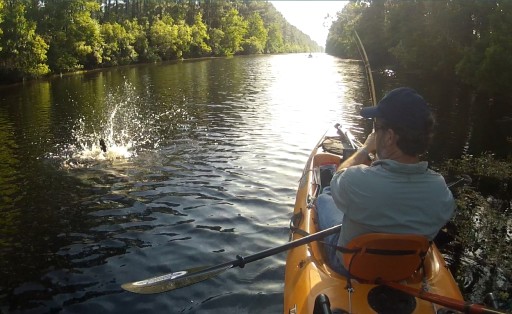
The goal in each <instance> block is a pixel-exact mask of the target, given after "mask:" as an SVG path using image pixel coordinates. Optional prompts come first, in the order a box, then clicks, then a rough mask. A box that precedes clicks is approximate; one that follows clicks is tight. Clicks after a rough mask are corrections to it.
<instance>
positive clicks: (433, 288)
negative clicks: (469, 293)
mask: <svg viewBox="0 0 512 314" xmlns="http://www.w3.org/2000/svg"><path fill="white" fill-rule="evenodd" d="M338 133H339V134H341V135H338V137H332V136H324V137H323V139H322V140H321V141H320V142H319V144H318V145H317V146H316V147H315V148H314V149H313V152H312V153H311V156H310V158H309V159H308V161H307V163H306V167H305V168H304V172H303V174H302V178H301V180H300V182H299V187H298V191H297V196H296V202H295V207H294V212H293V217H292V223H291V234H290V240H295V239H299V238H301V237H303V236H304V234H305V233H304V232H306V233H308V234H313V233H316V232H318V231H319V230H318V225H317V223H316V211H315V206H314V200H315V198H316V197H317V196H318V193H319V190H320V185H321V176H320V166H325V165H329V164H333V165H336V166H337V165H339V164H340V163H341V162H342V161H343V159H344V158H348V156H349V155H350V153H351V152H353V151H354V148H355V147H354V146H353V145H351V144H350V143H349V144H347V138H346V136H345V135H344V134H343V133H342V132H338ZM326 141H327V142H332V141H335V142H336V141H337V142H338V143H337V145H334V146H338V147H339V146H341V150H340V149H335V150H332V149H330V148H327V149H328V150H329V151H331V152H328V151H327V149H326V145H325V142H326ZM343 156H345V157H343ZM397 267H400V266H399V265H397ZM400 283H401V284H403V285H406V286H409V287H412V288H415V289H426V290H427V291H428V292H431V293H435V294H439V295H441V296H445V297H450V298H453V299H457V300H463V298H462V294H461V292H460V290H459V288H458V286H457V284H456V282H455V280H454V279H453V276H452V274H451V273H450V271H449V269H448V268H447V266H446V264H445V261H444V258H443V257H442V255H441V253H440V252H439V250H438V249H437V247H436V246H435V244H432V245H431V246H430V249H429V250H428V252H427V254H426V256H425V260H424V265H423V267H422V269H419V270H417V271H416V272H415V273H414V274H413V275H412V276H411V277H410V278H408V279H407V280H405V281H401V282H400ZM320 295H324V296H325V297H326V299H328V302H329V303H330V309H331V310H332V311H333V313H441V312H438V310H439V309H441V308H442V306H439V305H437V304H434V303H431V302H428V301H425V300H422V299H419V298H414V297H412V296H409V295H407V294H405V293H403V292H398V291H396V290H393V289H391V288H388V287H386V286H379V285H375V284H365V283H360V282H358V281H357V280H355V279H351V280H350V281H349V280H347V278H346V277H344V276H342V275H340V274H338V273H336V272H335V271H334V270H332V269H331V268H330V267H329V265H328V264H327V263H326V260H325V256H324V253H323V244H322V243H320V242H317V241H315V242H311V243H309V244H307V245H302V246H299V247H297V248H294V249H291V250H290V251H289V252H288V256H287V260H286V272H285V291H284V313H285V314H297V313H303V314H306V313H308V314H311V313H324V312H321V311H320V310H319V305H321V304H319V302H320V303H321V300H320V299H318V300H317V298H318V297H319V296H320ZM315 302H317V308H316V311H315Z"/></svg>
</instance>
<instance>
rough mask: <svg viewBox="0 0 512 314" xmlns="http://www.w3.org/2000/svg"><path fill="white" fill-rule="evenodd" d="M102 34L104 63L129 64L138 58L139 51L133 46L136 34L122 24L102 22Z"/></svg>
mask: <svg viewBox="0 0 512 314" xmlns="http://www.w3.org/2000/svg"><path fill="white" fill-rule="evenodd" d="M101 36H102V38H103V41H102V43H103V45H102V52H103V54H102V60H103V64H104V65H119V64H129V63H131V62H132V61H134V60H136V59H137V52H136V51H135V48H134V46H133V44H134V42H135V36H134V34H133V33H129V32H127V31H126V29H125V28H124V27H123V26H121V25H120V24H118V23H116V22H113V23H105V24H102V25H101Z"/></svg>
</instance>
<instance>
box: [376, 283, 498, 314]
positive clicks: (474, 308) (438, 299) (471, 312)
mask: <svg viewBox="0 0 512 314" xmlns="http://www.w3.org/2000/svg"><path fill="white" fill-rule="evenodd" d="M382 284H384V285H386V286H388V287H390V288H393V289H396V290H399V291H402V292H404V293H407V294H409V295H412V296H414V297H416V298H420V299H422V300H425V301H429V302H432V303H435V304H439V305H442V306H446V307H448V308H451V309H454V310H457V311H460V312H462V313H468V314H506V313H505V312H501V311H498V310H494V309H490V308H487V307H485V306H483V305H480V304H474V303H469V302H465V301H460V300H457V299H453V298H449V297H445V296H441V295H437V294H433V293H430V292H427V291H423V290H419V289H415V288H411V287H408V286H404V285H401V284H399V283H396V282H382Z"/></svg>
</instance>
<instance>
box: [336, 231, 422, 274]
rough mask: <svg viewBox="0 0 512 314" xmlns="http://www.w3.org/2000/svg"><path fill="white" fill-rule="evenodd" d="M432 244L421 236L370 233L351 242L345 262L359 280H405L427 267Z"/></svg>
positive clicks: (344, 254) (345, 254) (345, 252)
mask: <svg viewBox="0 0 512 314" xmlns="http://www.w3.org/2000/svg"><path fill="white" fill-rule="evenodd" d="M430 244H431V243H430V241H429V240H428V239H427V238H426V237H424V236H421V235H414V234H390V233H369V234H364V235H361V236H359V237H357V238H355V239H353V240H352V241H350V242H349V243H348V245H347V247H346V249H344V250H343V251H342V253H343V261H344V263H345V266H346V267H347V269H348V272H349V273H350V276H351V277H352V278H355V279H357V280H359V281H362V282H368V283H377V282H378V281H380V280H382V281H401V280H405V279H408V278H410V277H411V276H412V275H413V274H414V273H415V272H416V271H417V270H419V269H420V268H421V267H422V266H423V261H424V259H425V255H426V254H427V252H428V250H429V248H430Z"/></svg>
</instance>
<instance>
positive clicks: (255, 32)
mask: <svg viewBox="0 0 512 314" xmlns="http://www.w3.org/2000/svg"><path fill="white" fill-rule="evenodd" d="M247 25H248V27H247V34H246V40H245V41H244V43H243V45H242V46H243V50H244V52H245V53H246V54H260V53H263V52H264V50H265V45H266V43H267V38H268V31H267V29H266V28H265V25H263V19H262V18H261V16H260V15H259V13H258V12H254V13H252V14H251V16H249V18H248V19H247Z"/></svg>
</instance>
